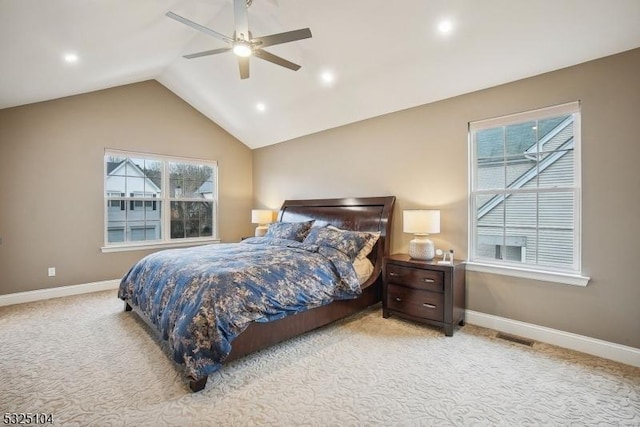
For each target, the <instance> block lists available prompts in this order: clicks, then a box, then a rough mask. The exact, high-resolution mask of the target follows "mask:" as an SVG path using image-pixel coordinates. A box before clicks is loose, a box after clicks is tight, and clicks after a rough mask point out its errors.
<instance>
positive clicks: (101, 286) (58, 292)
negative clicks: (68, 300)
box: [0, 279, 120, 307]
mask: <svg viewBox="0 0 640 427" xmlns="http://www.w3.org/2000/svg"><path fill="white" fill-rule="evenodd" d="M119 285H120V279H114V280H103V281H101V282H92V283H83V284H81V285H71V286H60V287H58V288H49V289H38V290H37V291H27V292H16V293H14V294H7V295H0V307H2V306H5V305H13V304H22V303H25V302H33V301H40V300H45V299H50V298H60V297H68V296H71V295H80V294H86V293H89V292H98V291H108V290H111V289H118V286H119Z"/></svg>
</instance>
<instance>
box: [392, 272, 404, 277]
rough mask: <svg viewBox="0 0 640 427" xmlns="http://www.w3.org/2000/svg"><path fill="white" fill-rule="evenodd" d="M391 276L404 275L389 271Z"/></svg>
mask: <svg viewBox="0 0 640 427" xmlns="http://www.w3.org/2000/svg"><path fill="white" fill-rule="evenodd" d="M389 276H391V277H400V276H402V275H401V274H398V273H393V272H389Z"/></svg>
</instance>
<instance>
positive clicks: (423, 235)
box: [402, 209, 440, 260]
mask: <svg viewBox="0 0 640 427" xmlns="http://www.w3.org/2000/svg"><path fill="white" fill-rule="evenodd" d="M402 231H404V232H405V233H412V234H413V236H414V237H413V239H412V240H411V241H410V242H409V256H410V257H411V258H414V259H422V260H431V259H433V257H435V256H436V251H435V247H434V245H433V242H432V241H431V240H430V239H429V238H428V236H429V234H435V233H439V232H440V211H439V210H434V209H410V210H405V211H402Z"/></svg>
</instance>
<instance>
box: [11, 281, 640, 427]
mask: <svg viewBox="0 0 640 427" xmlns="http://www.w3.org/2000/svg"><path fill="white" fill-rule="evenodd" d="M0 363H1V367H2V372H1V378H0V412H1V413H2V414H4V413H6V412H9V413H12V412H32V413H33V412H38V413H51V414H53V418H54V421H55V425H65V426H67V425H77V426H89V425H95V426H118V425H131V426H145V425H149V426H164V425H175V426H212V425H222V426H231V425H232V426H244V425H267V426H269V425H273V426H294V425H295V426H297V425H308V426H315V425H318V426H325V425H327V426H373V425H434V426H447V425H456V426H462V425H499V426H519V425H545V426H546V425H635V426H637V425H640V369H638V368H634V367H630V366H627V365H622V364H618V363H615V362H611V361H608V360H604V359H600V358H596V357H592V356H588V355H584V354H580V353H576V352H572V351H567V350H563V349H559V348H557V347H553V346H549V345H545V344H540V343H536V344H535V345H534V346H533V347H526V346H522V345H520V344H514V343H510V342H508V341H504V340H500V339H497V338H495V332H493V331H490V330H486V329H482V328H478V327H474V326H471V325H467V326H465V327H464V328H461V329H457V330H456V332H455V334H454V336H453V337H451V338H447V337H444V336H443V334H442V333H441V331H440V330H438V329H436V328H430V327H427V326H423V325H418V324H414V323H411V322H407V321H403V320H400V319H397V318H393V317H392V318H390V319H383V318H382V316H381V310H380V308H379V307H377V308H374V309H371V310H368V311H365V312H363V313H360V314H358V315H355V316H353V317H351V318H349V319H347V320H346V321H341V322H338V323H337V324H334V325H331V326H329V327H325V328H323V329H320V330H319V331H316V332H312V333H309V334H306V335H304V336H302V337H298V338H296V339H293V340H291V341H288V342H286V343H283V344H281V345H278V346H276V347H274V348H271V349H269V350H265V351H262V352H259V353H257V354H254V355H251V356H249V357H246V358H244V359H241V360H239V361H236V362H234V363H232V364H230V365H228V366H226V367H225V368H224V369H223V370H222V371H220V372H218V373H216V374H213V375H212V376H211V377H210V378H209V382H208V384H207V388H206V389H205V390H204V391H202V392H200V393H195V394H192V393H190V392H189V390H188V387H187V384H186V381H185V380H184V378H183V372H182V371H181V369H180V368H179V367H177V366H176V365H175V364H174V363H173V362H171V361H170V360H169V358H168V357H167V356H166V354H165V353H164V352H163V350H162V348H161V347H160V346H159V345H158V342H157V340H156V338H155V336H154V335H152V333H151V332H150V330H149V329H148V328H147V326H146V325H145V324H144V323H142V322H141V321H140V320H139V319H137V316H136V315H135V314H133V313H130V312H129V313H125V312H123V305H122V302H121V301H120V300H118V299H117V298H116V297H115V295H114V292H112V291H109V292H98V293H94V294H87V295H81V296H75V297H69V298H61V299H56V300H49V301H41V302H36V303H30V304H24V305H18V306H10V307H3V308H0ZM2 414H0V415H2Z"/></svg>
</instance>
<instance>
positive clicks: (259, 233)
mask: <svg viewBox="0 0 640 427" xmlns="http://www.w3.org/2000/svg"><path fill="white" fill-rule="evenodd" d="M268 229H269V226H268V225H259V226H257V227H256V233H255V236H256V237H264V235H265V234H267V230H268Z"/></svg>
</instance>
